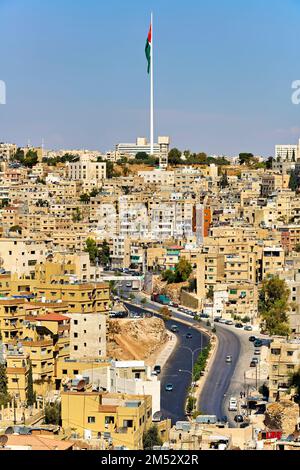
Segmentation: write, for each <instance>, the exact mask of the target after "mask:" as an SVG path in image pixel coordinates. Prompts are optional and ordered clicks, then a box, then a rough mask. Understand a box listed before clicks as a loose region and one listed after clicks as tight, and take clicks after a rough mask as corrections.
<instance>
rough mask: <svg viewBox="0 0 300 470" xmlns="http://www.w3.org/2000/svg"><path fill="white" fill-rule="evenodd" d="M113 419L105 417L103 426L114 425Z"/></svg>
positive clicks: (112, 417)
mask: <svg viewBox="0 0 300 470" xmlns="http://www.w3.org/2000/svg"><path fill="white" fill-rule="evenodd" d="M114 423H115V418H114V416H105V424H114Z"/></svg>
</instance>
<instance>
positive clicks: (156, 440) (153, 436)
mask: <svg viewBox="0 0 300 470" xmlns="http://www.w3.org/2000/svg"><path fill="white" fill-rule="evenodd" d="M162 443H163V442H162V440H161V438H160V436H159V432H158V428H157V426H155V425H153V426H151V427H150V428H149V429H148V430H147V431H145V432H144V434H143V447H144V449H147V450H151V449H153V447H154V446H161V445H162Z"/></svg>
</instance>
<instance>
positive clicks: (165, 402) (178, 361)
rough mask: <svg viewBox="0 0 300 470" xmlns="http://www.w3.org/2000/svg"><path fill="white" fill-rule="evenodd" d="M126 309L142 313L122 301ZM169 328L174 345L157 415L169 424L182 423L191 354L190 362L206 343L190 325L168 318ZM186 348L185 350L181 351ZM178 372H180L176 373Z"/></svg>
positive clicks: (140, 309)
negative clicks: (174, 328)
mask: <svg viewBox="0 0 300 470" xmlns="http://www.w3.org/2000/svg"><path fill="white" fill-rule="evenodd" d="M125 304H126V306H127V307H128V308H129V309H130V311H131V312H133V313H141V312H143V311H145V310H144V309H143V308H141V307H136V306H133V305H130V304H129V303H127V302H125ZM172 325H177V326H178V329H179V331H178V333H177V338H178V341H177V344H176V348H175V350H174V352H173V353H172V354H171V356H170V357H169V359H168V361H167V363H166V365H165V367H164V368H163V370H162V374H161V377H160V380H161V412H162V414H163V416H164V417H167V418H171V420H172V424H175V423H176V421H183V420H184V421H185V420H186V417H185V410H184V408H185V402H186V397H187V392H188V388H189V386H190V384H191V371H192V353H191V351H195V352H194V360H195V359H196V358H197V356H198V354H200V350H199V348H200V349H202V348H205V347H206V346H207V344H208V338H207V336H205V335H204V334H202V333H200V331H199V330H196V329H195V328H193V327H192V326H188V325H185V324H183V323H180V322H177V321H176V320H174V319H172V320H169V321H167V323H166V326H167V328H168V329H169V330H170V328H171V326H172ZM187 333H191V334H192V338H190V339H187V338H186V334H187ZM185 348H189V349H191V351H190V350H189V349H185ZM180 370H182V372H180ZM169 383H171V384H172V385H173V391H172V392H167V391H166V390H165V386H166V384H169Z"/></svg>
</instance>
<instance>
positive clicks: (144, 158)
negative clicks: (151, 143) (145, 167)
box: [135, 152, 149, 161]
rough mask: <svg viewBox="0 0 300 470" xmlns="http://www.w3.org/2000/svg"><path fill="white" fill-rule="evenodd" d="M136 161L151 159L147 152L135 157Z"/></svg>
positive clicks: (139, 153)
mask: <svg viewBox="0 0 300 470" xmlns="http://www.w3.org/2000/svg"><path fill="white" fill-rule="evenodd" d="M135 159H136V160H140V161H147V160H148V159H149V155H148V153H146V152H138V153H137V154H136V155H135Z"/></svg>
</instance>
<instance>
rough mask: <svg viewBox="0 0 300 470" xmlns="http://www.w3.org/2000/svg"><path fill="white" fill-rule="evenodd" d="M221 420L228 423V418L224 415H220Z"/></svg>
mask: <svg viewBox="0 0 300 470" xmlns="http://www.w3.org/2000/svg"><path fill="white" fill-rule="evenodd" d="M221 422H222V423H228V418H227V416H226V415H224V416H222V418H221Z"/></svg>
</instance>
